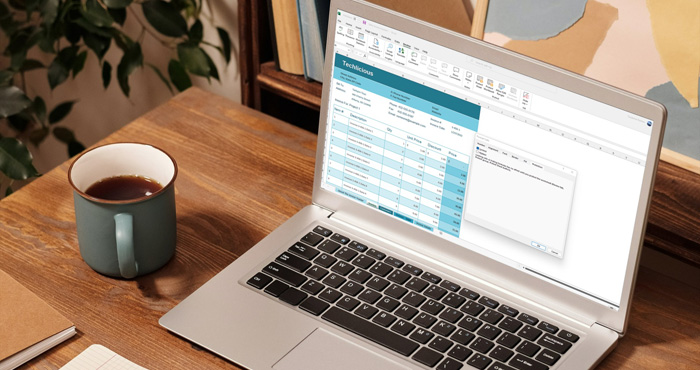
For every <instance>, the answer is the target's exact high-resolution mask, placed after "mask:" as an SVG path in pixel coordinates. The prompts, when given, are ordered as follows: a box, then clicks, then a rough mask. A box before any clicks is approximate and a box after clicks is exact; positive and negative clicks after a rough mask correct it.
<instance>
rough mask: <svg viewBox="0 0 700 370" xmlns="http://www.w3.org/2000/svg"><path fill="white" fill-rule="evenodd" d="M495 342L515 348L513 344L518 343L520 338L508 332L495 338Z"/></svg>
mask: <svg viewBox="0 0 700 370" xmlns="http://www.w3.org/2000/svg"><path fill="white" fill-rule="evenodd" d="M496 343H498V344H502V345H504V346H506V347H508V348H511V349H512V348H515V345H516V344H518V343H520V338H518V336H517V335H513V334H510V333H503V335H501V336H500V338H498V340H496Z"/></svg>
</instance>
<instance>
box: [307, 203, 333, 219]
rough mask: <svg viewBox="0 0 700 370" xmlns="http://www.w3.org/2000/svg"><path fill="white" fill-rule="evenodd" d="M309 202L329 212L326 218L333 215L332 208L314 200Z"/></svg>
mask: <svg viewBox="0 0 700 370" xmlns="http://www.w3.org/2000/svg"><path fill="white" fill-rule="evenodd" d="M311 204H313V205H315V206H316V207H319V208H322V209H323V210H324V211H328V212H330V214H329V215H328V218H331V216H333V214H335V211H334V210H332V209H330V208H328V207H325V206H323V205H322V204H318V203H314V202H311Z"/></svg>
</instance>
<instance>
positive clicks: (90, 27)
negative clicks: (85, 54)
mask: <svg viewBox="0 0 700 370" xmlns="http://www.w3.org/2000/svg"><path fill="white" fill-rule="evenodd" d="M73 23H74V24H77V25H78V26H80V27H82V28H83V29H84V30H85V31H87V32H91V33H94V34H96V35H100V36H102V37H109V38H111V37H113V34H112V33H111V31H112V30H113V28H112V27H107V28H100V27H97V26H95V25H94V24H92V23H90V22H89V21H87V20H86V19H85V18H78V19H76V20H74V21H73ZM76 28H77V27H76Z"/></svg>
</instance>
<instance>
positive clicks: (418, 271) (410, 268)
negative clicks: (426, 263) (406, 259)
mask: <svg viewBox="0 0 700 370" xmlns="http://www.w3.org/2000/svg"><path fill="white" fill-rule="evenodd" d="M402 270H404V271H406V272H408V273H409V274H413V275H416V276H420V274H422V273H423V270H421V269H420V268H419V267H416V266H413V265H411V264H408V265H405V266H404V267H403V269H402Z"/></svg>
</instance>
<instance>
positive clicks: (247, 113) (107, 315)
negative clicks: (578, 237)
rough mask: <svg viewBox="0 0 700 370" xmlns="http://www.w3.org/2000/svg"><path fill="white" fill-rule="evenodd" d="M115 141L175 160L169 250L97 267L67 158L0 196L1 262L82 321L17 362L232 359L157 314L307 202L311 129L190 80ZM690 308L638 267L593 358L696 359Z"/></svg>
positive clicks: (691, 296) (696, 362) (688, 291)
mask: <svg viewBox="0 0 700 370" xmlns="http://www.w3.org/2000/svg"><path fill="white" fill-rule="evenodd" d="M115 141H140V142H146V143H151V144H153V145H156V146H158V147H160V148H162V149H164V150H166V151H168V152H169V153H171V154H172V156H173V157H175V159H176V160H177V162H178V166H179V177H178V179H177V182H176V189H177V195H176V196H177V220H178V246H177V253H176V255H175V257H174V259H173V260H172V261H170V263H169V264H168V265H166V267H164V268H163V269H161V270H159V271H157V272H155V273H153V274H150V275H148V276H144V277H141V278H138V279H135V280H116V279H111V278H108V277H105V276H102V275H99V274H97V273H95V272H93V271H92V270H91V269H90V268H89V267H88V266H87V265H86V264H85V263H84V262H83V261H82V259H81V258H80V253H79V251H78V240H77V237H76V232H75V219H74V213H73V199H72V193H71V188H70V186H69V185H68V181H67V175H66V173H67V169H68V163H64V164H63V165H61V166H59V167H58V168H56V169H54V170H52V171H51V172H49V173H48V174H46V175H45V176H42V177H41V178H39V179H37V180H36V181H34V182H33V183H31V184H30V185H28V186H26V187H25V188H23V189H21V190H20V191H18V192H16V193H15V194H13V195H11V196H10V197H8V198H6V199H5V200H3V201H0V269H2V270H4V271H6V272H7V273H9V274H10V275H11V276H13V277H14V278H15V279H17V280H18V281H19V282H21V283H22V284H24V285H25V286H27V287H28V288H29V289H31V290H32V291H34V292H35V293H36V294H38V295H39V296H40V297H42V298H43V299H44V300H46V301H47V302H49V303H50V304H51V305H52V306H53V307H55V308H56V309H57V310H58V311H60V312H61V313H62V314H64V315H65V316H67V317H68V318H69V319H70V320H72V321H73V322H74V323H75V325H76V327H77V329H78V334H77V335H76V336H75V337H74V338H72V339H70V340H69V341H67V342H65V343H63V344H61V345H59V346H58V347H56V348H54V349H52V350H50V351H49V352H48V353H46V354H45V355H43V356H40V357H39V358H37V359H34V360H33V361H31V362H30V363H29V364H28V365H25V366H24V368H32V369H56V368H59V367H61V366H63V365H64V364H65V363H67V362H68V361H69V360H70V359H71V358H73V357H74V356H76V355H78V354H79V353H80V352H82V351H83V350H84V349H86V348H87V347H88V346H89V345H91V344H93V343H99V344H102V345H105V346H106V347H108V348H110V349H112V350H114V351H115V352H117V353H119V354H121V355H122V356H124V357H126V358H128V359H130V360H132V361H134V362H136V363H138V364H140V365H142V366H145V367H147V368H149V369H152V370H156V369H212V368H221V369H235V368H236V366H235V365H233V364H231V363H229V362H227V361H225V360H222V359H221V358H219V357H216V356H214V355H212V354H210V353H209V352H207V351H203V350H201V349H199V348H197V347H196V346H193V345H192V344H190V343H189V342H186V341H185V340H182V339H180V338H178V337H176V336H174V335H172V334H170V333H168V332H167V331H166V330H165V329H163V328H161V327H160V326H159V325H158V319H159V318H160V317H161V316H162V315H163V314H164V313H165V312H167V311H168V310H169V309H171V308H172V307H173V306H175V305H176V304H177V303H178V302H179V301H181V300H182V299H184V298H185V297H186V296H188V295H189V294H190V293H192V292H193V291H194V290H195V289H197V288H198V287H199V286H201V285H202V284H203V283H204V282H205V281H207V280H208V279H210V278H211V277H212V276H214V274H216V273H217V272H218V271H220V270H221V269H223V268H224V267H225V266H226V265H228V264H229V263H231V262H232V261H233V260H235V259H236V257H238V256H240V255H241V254H242V253H243V252H245V251H246V250H247V249H248V248H250V247H251V246H253V245H254V244H255V243H256V242H257V241H259V240H260V239H262V238H263V237H264V236H265V235H266V234H267V233H268V232H270V231H272V230H273V229H274V228H275V227H277V226H278V225H280V224H281V223H283V222H284V221H285V220H286V219H287V218H288V217H290V216H292V215H293V214H294V213H295V212H297V210H299V209H301V208H302V207H303V206H304V205H306V204H309V203H310V201H311V189H312V181H313V170H314V168H313V166H314V153H315V148H316V136H315V135H313V134H310V133H308V132H306V131H303V130H301V129H298V128H296V127H293V126H291V125H288V124H285V123H283V122H280V121H277V120H275V119H272V118H269V117H267V116H265V115H263V114H261V113H260V112H257V111H254V110H252V109H249V108H246V107H243V106H241V105H238V104H235V103H232V102H230V101H228V100H226V99H224V98H221V97H218V96H214V95H211V94H209V93H206V92H203V91H201V90H197V89H190V90H188V91H187V92H185V93H183V94H181V95H178V96H177V97H175V98H173V99H172V100H171V101H169V102H168V103H166V104H165V105H163V106H161V107H159V108H157V109H155V110H153V111H152V112H150V113H148V114H146V115H144V116H143V117H141V118H139V119H137V120H136V121H134V122H133V123H131V124H130V125H128V126H126V127H124V128H123V129H121V130H119V131H118V132H116V133H114V134H112V135H111V136H109V137H108V138H107V139H105V140H104V141H103V143H107V142H115ZM698 307H700V291H699V290H698V289H693V288H690V287H687V286H684V285H683V284H681V283H679V282H677V281H674V280H672V279H669V278H667V277H664V276H663V275H659V274H657V273H654V272H651V271H648V270H645V269H642V270H641V271H640V274H639V279H638V285H637V288H636V291H635V301H634V304H633V310H632V314H631V318H630V326H629V334H628V335H627V336H626V337H625V338H623V339H622V340H621V341H620V344H619V346H618V348H617V349H616V350H615V351H614V352H613V353H612V354H611V355H610V356H609V357H608V358H607V359H606V360H605V362H604V363H603V365H602V366H601V368H603V369H615V368H630V369H642V368H671V367H673V368H674V369H681V368H698V367H700V309H698ZM234 319H235V318H234ZM0 320H1V318H0ZM241 335H245V333H241Z"/></svg>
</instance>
